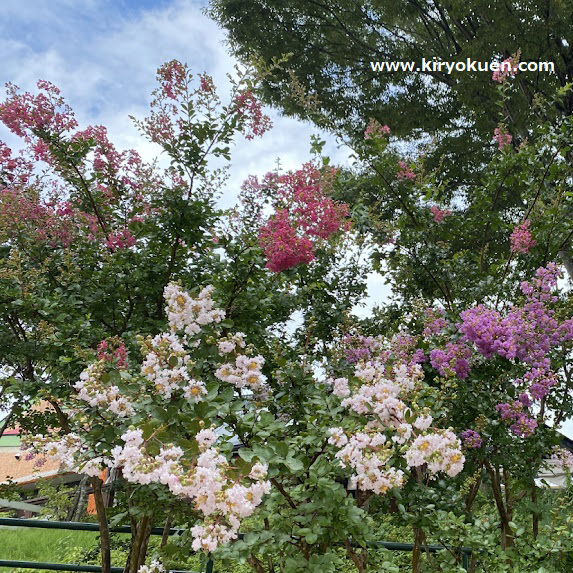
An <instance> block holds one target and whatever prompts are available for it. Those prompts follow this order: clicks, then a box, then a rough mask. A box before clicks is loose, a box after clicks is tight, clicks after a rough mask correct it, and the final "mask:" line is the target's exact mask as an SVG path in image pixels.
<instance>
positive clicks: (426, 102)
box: [209, 0, 573, 268]
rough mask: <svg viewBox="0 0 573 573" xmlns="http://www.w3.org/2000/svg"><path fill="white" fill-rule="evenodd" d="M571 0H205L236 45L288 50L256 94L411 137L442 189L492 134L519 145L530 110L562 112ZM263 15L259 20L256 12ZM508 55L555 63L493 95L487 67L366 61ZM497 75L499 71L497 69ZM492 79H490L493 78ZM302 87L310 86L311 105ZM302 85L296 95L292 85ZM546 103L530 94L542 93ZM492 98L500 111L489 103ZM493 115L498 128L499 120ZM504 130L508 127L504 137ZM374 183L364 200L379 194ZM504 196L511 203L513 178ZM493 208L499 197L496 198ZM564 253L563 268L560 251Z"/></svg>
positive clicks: (465, 174) (301, 113) (471, 188)
mask: <svg viewBox="0 0 573 573" xmlns="http://www.w3.org/2000/svg"><path fill="white" fill-rule="evenodd" d="M572 11H573V5H572V4H571V3H570V2H525V3H518V4H511V5H510V4H507V3H503V2H482V1H480V0H478V1H476V2H458V1H454V2H445V3H444V2H436V1H432V2H425V1H423V2H418V1H411V0H407V1H401V2H352V1H348V2H330V1H328V0H325V1H318V2H314V1H313V2H294V3H293V2H289V3H288V5H286V4H285V3H282V2H277V1H276V0H213V1H212V2H211V4H210V8H209V14H210V15H211V16H212V17H214V18H215V19H216V21H217V22H218V23H219V24H220V25H221V26H223V27H224V28H225V29H226V30H227V31H228V33H229V44H230V47H231V49H232V51H233V52H234V53H235V54H236V55H237V56H239V57H242V58H245V59H249V58H251V57H253V56H256V57H258V58H263V59H264V60H265V61H270V59H271V58H272V57H276V56H277V55H280V54H285V53H288V54H289V60H288V62H287V63H285V64H284V65H283V66H282V68H281V69H280V70H277V71H276V73H275V74H274V75H273V76H272V77H270V76H269V77H268V78H266V79H265V81H264V83H263V87H264V90H263V93H264V96H265V98H266V100H267V101H268V102H270V103H272V104H273V105H275V106H276V107H278V108H279V109H281V110H283V111H284V112H285V113H286V114H289V115H295V116H297V117H302V118H306V119H310V120H311V121H314V122H316V123H317V124H318V125H320V126H321V127H323V128H326V129H330V130H331V131H332V132H333V133H335V134H336V135H339V136H344V138H349V139H350V140H352V141H356V140H359V139H361V138H362V135H363V133H364V129H365V128H366V126H367V124H368V122H369V119H370V118H374V119H375V120H377V121H378V122H379V123H380V124H381V125H388V126H390V128H391V129H392V133H393V134H394V136H395V138H397V139H398V140H399V141H402V142H404V141H407V142H410V144H411V145H412V146H414V147H418V153H419V152H421V153H422V154H423V155H424V157H425V165H426V168H427V169H428V170H434V169H439V171H440V173H441V174H442V181H441V190H442V194H445V195H448V198H449V196H450V195H451V194H453V193H456V192H460V191H461V192H464V193H468V194H473V193H474V192H475V187H478V188H479V186H480V185H481V171H482V170H483V168H484V166H485V165H486V164H487V163H488V162H489V160H490V159H491V158H492V157H493V156H494V154H495V149H496V147H497V145H492V143H491V142H492V137H494V134H495V138H496V141H497V143H499V142H500V141H499V138H503V141H504V142H508V143H511V144H512V145H513V146H514V147H518V146H519V145H520V144H521V143H523V142H525V141H532V139H533V138H534V137H535V136H536V135H538V134H539V131H538V130H536V129H535V126H536V124H537V123H538V122H539V121H547V120H555V121H557V122H558V121H559V118H564V117H567V116H569V115H570V114H571V111H572V109H573V107H572V102H573V99H572V96H571V93H570V92H567V93H565V94H564V95H563V97H560V98H555V97H554V94H555V91H556V90H557V89H559V88H563V87H565V86H567V85H568V84H569V83H570V82H571V81H572V80H573V77H572V73H573V51H572V50H573V37H571V27H570V25H569V23H570V22H571V19H572ZM263 20H264V22H265V26H261V25H260V22H261V21H263ZM422 58H425V59H426V60H433V59H435V60H439V61H448V62H455V61H462V62H465V61H466V60H467V59H468V58H469V59H471V60H475V61H480V62H490V61H497V62H501V61H503V60H505V61H510V62H513V63H516V62H517V61H518V60H519V59H520V60H521V61H522V62H529V61H534V62H538V61H551V62H553V64H554V66H555V71H554V73H543V72H531V73H529V72H523V73H519V74H517V75H516V76H515V78H514V79H513V83H514V89H512V90H510V91H509V92H508V93H507V97H506V98H505V99H504V101H503V102H500V100H499V97H498V94H497V91H498V89H499V85H498V84H497V83H496V82H495V81H492V79H491V72H490V73H485V72H479V71H477V72H476V71H469V72H453V73H452V74H447V73H445V72H444V71H443V70H442V71H431V70H424V69H420V70H419V71H415V72H413V71H407V70H397V71H392V72H383V73H381V72H376V71H373V70H372V67H371V65H370V62H371V61H388V62H399V61H405V62H415V63H416V65H417V66H420V65H421V61H422ZM498 79H500V78H499V76H498ZM496 88H497V89H496ZM304 94H311V95H312V105H311V106H309V105H308V99H307V98H305V97H304ZM301 96H302V97H301ZM544 100H545V101H548V102H550V105H540V103H542V102H543V101H544ZM500 103H501V105H502V108H503V109H502V110H501V111H502V113H501V117H500V110H499V108H498V104H500ZM500 121H503V122H504V128H503V131H502V133H500V132H499V129H500V126H499V122H500ZM508 136H511V137H510V138H509V139H507V137H508ZM375 189H380V192H379V193H376V194H375V197H374V198H373V200H372V204H377V201H378V199H379V198H380V197H381V196H383V195H384V194H385V192H384V191H382V189H381V188H380V187H379V186H378V185H377V186H376V187H375ZM509 189H510V190H509V191H508V192H507V193H506V194H505V196H504V197H503V198H501V199H502V200H503V203H504V204H505V205H509V204H511V203H514V204H519V203H521V202H522V197H520V195H519V190H518V189H516V190H515V191H514V190H513V189H512V188H509ZM493 206H494V208H496V209H498V208H503V206H502V205H500V200H499V199H498V201H496V203H495V204H493ZM566 256H567V259H568V261H569V262H568V264H569V265H570V266H571V267H572V268H573V264H572V263H571V262H570V261H571V253H569V254H567V253H566V252H565V251H563V252H562V254H561V258H562V259H565V257H566Z"/></svg>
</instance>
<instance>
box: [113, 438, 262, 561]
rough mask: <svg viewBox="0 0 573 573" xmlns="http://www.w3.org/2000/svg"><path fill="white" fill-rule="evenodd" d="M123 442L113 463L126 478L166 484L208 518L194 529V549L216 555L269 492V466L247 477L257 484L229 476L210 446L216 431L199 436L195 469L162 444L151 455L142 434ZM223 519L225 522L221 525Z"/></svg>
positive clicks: (224, 462) (177, 451)
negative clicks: (239, 481) (219, 548)
mask: <svg viewBox="0 0 573 573" xmlns="http://www.w3.org/2000/svg"><path fill="white" fill-rule="evenodd" d="M122 439H123V440H124V446H116V447H115V448H114V449H113V450H112V452H111V454H112V457H113V465H114V466H115V467H118V468H119V467H120V468H122V471H123V475H124V477H125V479H127V480H128V481H131V482H135V483H139V484H144V485H145V484H150V483H162V484H164V485H166V486H167V487H168V488H169V490H170V491H171V492H172V493H173V494H174V495H177V496H183V497H186V498H189V499H190V500H191V501H193V502H194V505H195V509H197V510H198V511H201V512H202V513H203V515H204V516H205V517H206V522H205V523H204V524H203V525H200V526H196V527H194V528H193V529H192V531H191V533H192V535H193V537H194V542H193V547H195V548H196V549H204V550H208V551H212V550H213V549H215V548H216V547H217V546H218V545H220V544H221V543H225V542H226V541H229V540H231V539H235V538H236V537H237V534H238V530H239V526H240V524H241V520H242V519H243V518H245V517H249V516H250V515H252V514H253V512H254V511H255V509H256V507H257V506H258V505H259V504H260V503H261V501H262V496H263V495H264V494H266V493H269V491H270V482H268V481H264V478H265V477H266V475H267V467H266V466H265V465H263V464H260V463H257V464H255V465H254V466H253V467H252V469H251V471H250V473H249V474H248V478H249V479H250V480H252V482H253V483H251V484H250V485H244V484H241V483H237V481H236V480H235V479H234V478H233V479H230V478H227V476H226V471H227V469H228V468H229V464H228V462H227V459H226V458H225V456H223V455H222V454H221V453H220V452H219V451H217V450H216V449H215V448H213V447H212V445H213V444H214V443H215V441H216V440H217V433H216V432H215V430H213V429H212V428H208V429H203V430H201V431H200V432H198V433H197V434H196V436H195V439H196V440H197V442H198V443H199V449H200V451H201V454H200V455H199V456H198V458H197V460H196V462H195V464H194V465H193V466H192V467H191V468H189V467H188V465H187V464H185V463H183V461H182V458H183V457H184V451H183V450H182V449H181V448H179V447H177V446H173V445H167V446H164V447H162V448H161V449H160V452H159V454H158V455H156V456H152V455H150V454H148V453H147V451H146V444H145V441H144V440H143V433H142V431H141V430H130V431H128V432H126V433H124V434H123V436H122ZM218 516H219V517H218ZM220 516H223V517H224V520H225V523H221V522H220V521H221V519H220ZM209 520H211V521H209Z"/></svg>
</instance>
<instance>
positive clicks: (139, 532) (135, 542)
mask: <svg viewBox="0 0 573 573" xmlns="http://www.w3.org/2000/svg"><path fill="white" fill-rule="evenodd" d="M150 521H151V520H150V518H149V517H148V516H144V517H142V518H141V519H140V520H139V523H137V525H136V526H135V532H134V530H133V524H132V532H131V549H130V552H129V557H128V562H127V565H126V569H125V570H126V571H127V573H137V571H138V570H139V567H140V560H141V553H142V549H144V548H146V546H147V544H146V542H145V535H146V532H147V528H148V525H149V523H150ZM144 560H145V557H144Z"/></svg>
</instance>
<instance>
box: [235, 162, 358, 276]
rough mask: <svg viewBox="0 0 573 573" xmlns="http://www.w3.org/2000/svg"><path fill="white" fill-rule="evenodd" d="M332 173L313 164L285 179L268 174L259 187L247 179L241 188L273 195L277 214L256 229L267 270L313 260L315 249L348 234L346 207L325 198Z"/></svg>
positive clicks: (275, 269) (286, 174) (284, 267)
mask: <svg viewBox="0 0 573 573" xmlns="http://www.w3.org/2000/svg"><path fill="white" fill-rule="evenodd" d="M336 173H337V171H336V170H335V169H323V170H319V169H318V168H317V167H316V166H315V165H313V164H312V163H307V164H305V165H303V167H302V169H299V170H297V171H290V172H287V173H285V174H284V175H278V174H277V173H267V174H266V175H265V177H264V180H263V182H262V183H259V182H258V180H257V179H256V178H255V177H251V178H249V180H248V181H247V182H246V183H245V186H244V188H245V189H247V188H248V189H249V190H251V192H253V193H255V194H257V195H260V194H261V190H262V189H267V190H269V191H272V192H273V200H274V202H275V205H276V206H277V209H276V213H275V215H273V216H272V217H270V218H269V220H268V221H267V222H266V223H265V224H263V225H262V226H261V228H260V229H259V242H260V245H261V247H262V248H263V249H264V251H265V256H266V257H267V261H268V262H267V265H266V266H267V268H268V269H270V270H271V271H273V272H281V271H284V270H286V269H289V268H292V267H295V266H297V265H299V264H308V263H310V262H311V261H313V260H314V258H315V249H316V247H317V246H319V245H320V244H321V243H322V242H323V241H326V240H328V239H329V238H330V237H332V236H333V235H335V234H337V233H339V232H340V231H345V230H348V228H349V222H348V221H347V220H346V218H347V216H348V206H347V205H346V204H344V203H339V202H337V201H334V200H333V199H331V198H330V197H328V195H327V191H328V190H329V189H330V188H331V186H332V185H333V181H334V177H335V176H336Z"/></svg>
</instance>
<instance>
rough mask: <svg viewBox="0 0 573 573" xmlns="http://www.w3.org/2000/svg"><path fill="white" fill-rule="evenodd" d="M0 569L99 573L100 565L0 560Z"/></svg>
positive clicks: (119, 570) (115, 571)
mask: <svg viewBox="0 0 573 573" xmlns="http://www.w3.org/2000/svg"><path fill="white" fill-rule="evenodd" d="M0 567H19V568H20V569H48V570H50V571H82V572H83V571H85V572H86V573H101V565H72V564H71V563H41V562H39V561H38V562H36V561H9V560H6V559H0ZM110 571H111V573H123V567H111V568H110Z"/></svg>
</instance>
